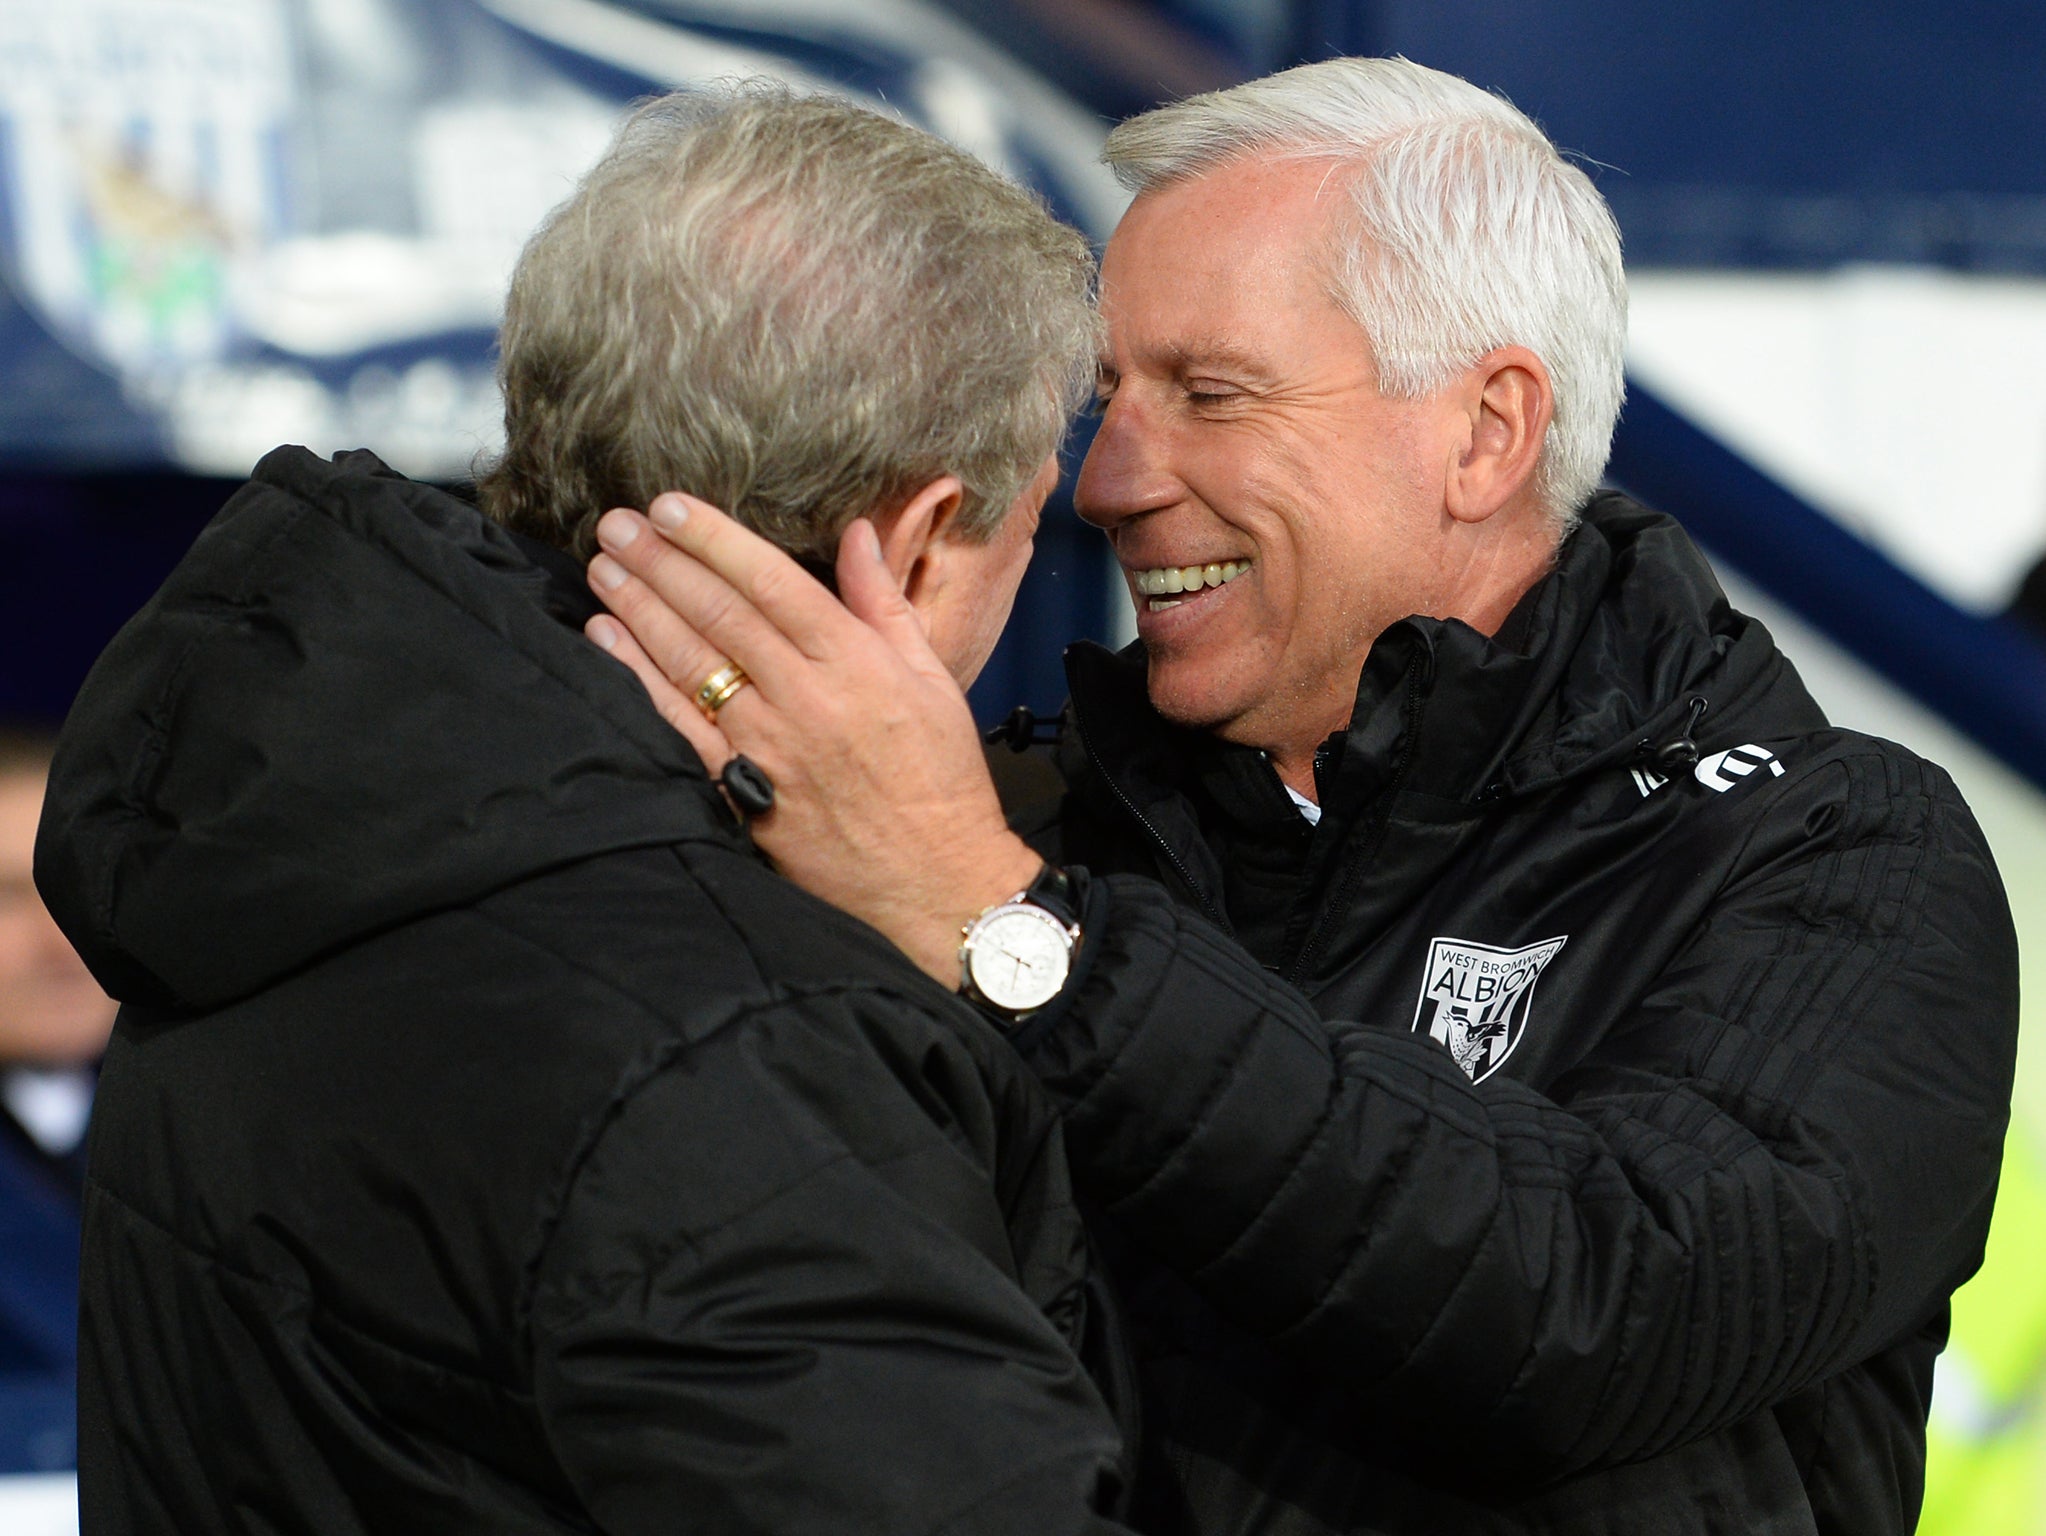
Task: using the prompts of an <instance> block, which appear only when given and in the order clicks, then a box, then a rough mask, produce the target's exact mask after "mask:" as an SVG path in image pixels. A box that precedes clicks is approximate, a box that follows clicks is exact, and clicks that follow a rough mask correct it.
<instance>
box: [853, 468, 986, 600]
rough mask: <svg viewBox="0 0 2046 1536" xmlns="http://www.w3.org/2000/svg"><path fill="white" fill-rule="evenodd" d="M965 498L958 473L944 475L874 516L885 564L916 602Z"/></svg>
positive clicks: (904, 592)
mask: <svg viewBox="0 0 2046 1536" xmlns="http://www.w3.org/2000/svg"><path fill="white" fill-rule="evenodd" d="M965 497H966V487H965V486H964V485H962V484H960V481H959V477H958V476H957V475H940V476H939V477H938V478H937V479H935V480H933V481H932V482H931V483H930V484H929V485H927V486H925V487H924V488H923V489H922V490H920V491H918V492H917V493H916V494H915V495H914V496H911V497H910V498H909V500H907V501H905V502H904V503H903V504H902V505H901V507H900V508H898V509H897V510H896V511H894V512H892V513H889V514H887V515H886V516H882V517H876V518H875V519H874V531H875V533H876V534H877V535H878V536H879V537H880V541H881V560H882V563H883V564H885V565H886V566H887V567H888V570H889V573H890V574H891V575H893V576H894V577H895V582H896V585H898V586H899V587H901V588H902V592H903V596H905V597H907V598H908V599H909V601H910V602H911V603H912V604H916V603H918V602H919V596H920V590H921V589H922V588H924V587H926V586H927V585H928V582H927V577H928V573H929V570H930V556H931V554H932V553H933V551H934V550H935V549H936V547H937V545H938V543H939V541H940V540H941V539H943V538H944V536H945V535H946V533H947V532H948V531H949V530H950V528H951V526H952V520H953V519H954V518H955V517H957V516H958V515H959V506H960V503H961V502H962V501H964V500H965ZM921 595H922V596H925V597H927V596H928V593H927V592H924V593H922V594H921Z"/></svg>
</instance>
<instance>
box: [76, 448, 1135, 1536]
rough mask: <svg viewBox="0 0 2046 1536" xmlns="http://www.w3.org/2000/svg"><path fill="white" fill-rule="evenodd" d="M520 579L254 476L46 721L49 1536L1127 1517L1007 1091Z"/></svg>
mask: <svg viewBox="0 0 2046 1536" xmlns="http://www.w3.org/2000/svg"><path fill="white" fill-rule="evenodd" d="M536 560H537V561H538V562H539V563H536ZM548 563H549V560H548V552H544V551H540V550H539V549H538V547H537V546H526V545H524V544H522V542H520V541H517V540H515V539H513V538H511V537H510V536H508V535H506V534H505V533H503V532H502V531H501V530H499V529H497V528H496V527H494V526H493V525H491V524H490V523H488V522H487V521H485V520H484V519H483V518H482V517H481V516H480V515H478V514H477V513H476V512H475V511H474V510H473V509H472V508H470V507H468V506H466V505H463V504H462V503H460V502H459V501H457V500H454V499H452V498H450V497H448V496H446V495H444V494H442V493H440V492H438V491H435V490H433V489H431V488H429V487H425V486H421V485H415V484H413V483H411V482H409V481H406V480H403V479H401V478H398V477H396V476H393V475H391V474H390V473H389V472H388V471H386V470H384V469H383V467H382V466H381V465H379V464H377V463H376V462H375V461H374V460H373V459H371V458H370V457H369V456H368V455H366V454H362V455H347V456H344V458H343V459H341V460H339V461H337V462H335V463H333V464H329V463H327V462H325V461H323V460H320V459H317V458H315V457H314V456H312V455H311V454H309V453H307V452H305V451H304V450H303V449H280V450H279V451H278V452H277V453H275V454H272V455H271V456H270V457H269V458H267V459H266V460H265V461H264V463H263V464H262V465H261V466H260V467H259V470H258V472H257V476H256V479H255V481H254V482H253V483H252V484H251V485H250V486H248V487H247V488H246V489H244V490H243V491H242V492H240V493H239V494H238V495H236V496H235V498H234V499H233V500H232V501H231V502H230V503H229V504H228V506H227V507H226V508H225V509H224V510H223V511H222V512H221V514H220V515H219V517H218V518H217V519H216V520H215V521H214V522H213V524H212V525H211V526H210V527H209V528H208V529H207V530H206V532H205V533H204V534H203V535H202V536H201V537H200V539H199V541H198V543H197V545H196V546H195V547H194V549H193V550H192V552H191V554H190V555H189V557H188V558H187V559H186V560H185V561H184V563H183V564H182V565H181V566H180V568H179V569H178V570H177V572H176V573H175V574H174V575H173V576H172V577H171V579H170V581H169V583H168V584H167V585H166V587H165V588H164V589H163V591H162V592H161V593H160V594H158V596H157V597H156V598H155V599H154V600H153V601H152V602H151V603H150V604H149V606H148V607H147V608H146V609H145V610H144V611H143V613H142V614H141V615H140V616H139V617H138V618H136V619H135V620H134V621H133V622H132V623H131V624H130V625H129V626H128V628H127V629H126V630H124V631H123V632H122V634H121V635H120V636H119V638H118V639H116V641H115V642H114V644H113V646H112V647H111V648H110V649H109V651H108V652H107V654H106V656H105V657H104V658H103V659H102V660H101V662H100V663H99V665H98V667H97V669H96V670H95V671H94V673H93V675H92V677H91V680H90V681H89V682H88V684H87V685H86V687H85V690H84V693H83V695H82V697H81V698H80V699H79V701H78V704H77V706H76V708H75V710H74V712H73V714H72V718H71V720H70V722H69V723H68V725H67V727H66V730H65V733H64V737H63V741H62V744H61V749H60V752H59V755H58V759H57V763H56V770H55V776H54V778H53V781H52V784H51V790H50V798H49V804H48V810H47V813H46V816H45V820H44V824H43V832H42V838H41V843H40V847H39V850H38V855H39V856H38V867H37V877H38V880H39V882H40V883H41V885H42V888H43V890H44V891H45V893H46V895H47V897H48V899H49V902H50V905H51V907H52V909H53V910H54V911H55V912H56V913H57V915H58V917H59V919H60V921H61V922H62V923H63V925H64V927H65V930H66V931H67V932H68V933H69V935H70V936H71V938H72V939H73V941H74V942H75V943H77V945H78V946H79V947H80V948H81V949H82V950H83V951H84V953H85V955H86V957H87V958H88V960H89V961H90V962H91V964H92V966H93V969H94V971H95V973H96V974H97V975H98V976H99V977H100V979H101V980H102V982H103V983H104V984H105V985H106V986H107V987H108V988H109V989H110V990H111V991H113V992H114V993H115V994H116V995H117V996H119V997H120V998H121V999H122V1001H123V1008H122V1013H121V1019H120V1023H119V1026H118V1028H117V1030H116V1032H115V1038H114V1042H113V1047H112V1050H111V1051H110V1052H109V1054H108V1056H107V1060H106V1068H105V1073H104V1075H103V1077H102V1079H101V1083H100V1090H99V1098H98V1103H97V1107H96V1113H95V1116H94V1123H93V1128H92V1143H91V1149H90V1176H89V1180H88V1184H87V1188H86V1197H85V1200H86V1204H85V1253H84V1286H83V1324H82V1330H81V1332H82V1338H81V1359H80V1382H79V1387H80V1399H79V1418H80V1496H81V1502H82V1509H83V1517H84V1528H85V1529H86V1530H88V1531H92V1532H95V1533H98V1536H130V1533H145V1532H147V1533H164V1536H173V1533H175V1536H193V1533H197V1532H226V1531H290V1532H294V1533H335V1536H339V1533H351V1536H352V1533H361V1536H393V1533H398V1532H422V1533H423V1532H434V1533H456V1532H475V1533H479V1536H480V1533H486V1532H487V1533H490V1536H511V1533H543V1532H544V1533H560V1532H585V1533H587V1532H613V1533H633V1532H655V1531H661V1532H666V1531H676V1530H689V1531H706V1532H721V1533H737V1532H749V1533H751V1532H759V1533H788V1532H829V1533H834V1536H836V1533H844V1532H872V1533H875V1536H903V1533H910V1532H941V1531H942V1532H960V1533H975V1536H979V1533H983V1532H990V1531H1001V1532H1014V1533H1016V1536H1042V1533H1045V1532H1075V1533H1077V1532H1097V1531H1098V1532H1107V1531H1111V1530H1119V1529H1122V1527H1121V1526H1120V1525H1117V1524H1114V1523H1113V1521H1112V1520H1111V1519H1110V1518H1108V1517H1107V1516H1105V1515H1104V1514H1102V1513H1100V1511H1101V1509H1102V1508H1103V1506H1104V1505H1105V1504H1106V1503H1108V1502H1109V1501H1110V1499H1111V1498H1112V1497H1113V1496H1114V1490H1115V1488H1116V1485H1117V1483H1118V1481H1119V1474H1118V1471H1117V1463H1118V1458H1119V1456H1120V1445H1119V1436H1118V1430H1117V1426H1116V1423H1115V1422H1114V1420H1113V1418H1112V1417H1111V1415H1110V1413H1109V1411H1108V1410H1107V1408H1106V1406H1105V1404H1104V1398H1103V1394H1102V1392H1101V1391H1100V1390H1099V1389H1097V1386H1096V1385H1095V1383H1094V1382H1093V1381H1092V1380H1091V1379H1090V1377H1089V1375H1088V1373H1087V1372H1086V1371H1085V1370H1083V1369H1082V1361H1081V1359H1080V1353H1081V1352H1086V1353H1088V1354H1090V1355H1104V1350H1103V1340H1104V1338H1105V1337H1107V1336H1108V1335H1107V1333H1106V1331H1105V1330H1106V1319H1105V1317H1104V1315H1103V1311H1102V1308H1101V1305H1100V1301H1099V1297H1098V1295H1097V1294H1096V1293H1095V1292H1094V1290H1093V1288H1092V1286H1091V1282H1090V1279H1089V1268H1088V1262H1087V1257H1086V1252H1087V1250H1086V1240H1085V1235H1084V1232H1083V1229H1082V1227H1081V1225H1080V1223H1079V1220H1078V1217H1077V1215H1076V1214H1075V1210H1074V1206H1073V1201H1072V1199H1071V1195H1070V1191H1069V1186H1068V1182H1067V1176H1066V1170H1065V1165H1064V1160H1063V1154H1062V1151H1061V1148H1060V1143H1059V1137H1058V1134H1057V1126H1056V1122H1055V1120H1054V1118H1053V1116H1052V1114H1051V1112H1050V1110H1049V1108H1048V1106H1047V1104H1046V1102H1045V1098H1044V1095H1043V1093H1042V1092H1041V1090H1039V1088H1038V1087H1037V1085H1036V1084H1035V1082H1034V1081H1032V1080H1031V1079H1030V1077H1029V1075H1028V1074H1027V1073H1026V1072H1024V1071H1023V1070H1022V1069H1021V1067H1020V1066H1019V1064H1018V1063H1017V1062H1016V1061H1015V1058H1014V1056H1013V1055H1012V1054H1011V1053H1010V1052H1009V1050H1008V1048H1007V1047H1006V1046H1005V1045H1004V1044H1003V1043H1002V1041H1001V1040H1000V1038H999V1037H998V1036H997V1035H996V1034H995V1033H994V1032H993V1031H992V1030H990V1029H989V1028H988V1027H987V1026H986V1024H985V1023H984V1022H982V1021H981V1020H979V1019H978V1018H977V1017H976V1016H974V1015H973V1014H972V1012H971V1011H970V1010H968V1009H967V1008H966V1007H965V1006H964V1005H963V1004H961V1003H960V1002H959V1001H958V1000H957V999H955V998H953V997H950V996H948V995H947V994H946V993H944V992H943V991H942V990H941V989H939V988H937V987H936V986H934V985H933V984H932V983H930V982H929V981H928V980H927V979H926V978H924V977H923V976H922V974H921V973H919V972H918V971H917V970H916V969H915V968H914V967H913V966H911V965H910V963H909V962H908V961H907V960H906V959H904V958H903V957H902V956H901V955H900V954H899V953H898V952H897V951H896V950H894V949H893V948H892V947H891V946H890V945H888V944H887V943H886V942H885V941H883V940H882V939H881V938H880V937H879V935H877V934H875V933H874V932H873V931H872V930H870V929H868V928H866V927H864V926H863V925H861V924H859V923H857V922H854V921H853V920H851V919H849V918H846V917H844V916H842V915H840V914H839V913H837V912H836V911H834V910H832V909H830V908H828V907H826V906H824V905H822V904H821V903H818V902H815V901H812V900H811V899H809V898H808V897H806V896H804V895H803V894H802V893H801V892H799V891H797V890H796V889H795V888H794V887H792V886H790V885H788V884H786V883H785V882H783V881H782V880H780V879H779V878H778V877H776V876H775V875H774V874H773V873H772V872H771V871H770V870H769V869H768V867H767V866H766V865H765V863H764V862H763V861H762V860H761V859H760V858H759V857H758V856H757V855H756V853H755V852H754V851H753V849H752V847H751V845H750V843H749V841H748V840H747V838H746V836H745V835H744V833H743V832H742V831H741V830H740V829H739V828H738V827H737V826H736V824H735V823H734V822H733V820H732V819H731V817H730V815H729V814H728V813H727V812H726V811H725V810H724V808H723V805H722V803H721V801H720V800H719V798H718V796H717V795H716V793H715V792H714V791H713V789H712V788H711V786H710V785H709V784H707V783H706V781H705V779H704V775H703V770H702V767H701V765H700V764H699V763H698V762H697V761H696V759H695V758H694V756H693V754H691V753H690V751H689V750H688V748H687V747H686V746H685V745H684V744H683V742H682V740H681V738H679V737H678V736H676V735H675V733H674V732H673V731H671V730H670V729H669V728H668V727H667V726H666V725H665V724H664V723H663V722H662V721H661V720H660V719H659V718H658V716H657V715H656V714H655V713H654V712H653V710H652V709H651V708H650V707H649V706H648V705H647V703H646V701H645V698H644V696H643V695H642V694H641V692H640V690H639V687H638V685H637V683H635V682H634V680H633V679H632V678H631V676H630V675H629V674H628V673H627V672H626V671H625V670H624V669H623V668H621V667H619V666H617V665H616V664H615V663H614V662H612V661H610V660H609V659H607V658H605V657H604V656H602V655H601V654H600V653H598V652H597V651H596V650H595V648H594V647H592V646H590V645H589V644H588V643H587V642H586V641H585V640H584V639H583V638H582V637H581V635H580V634H578V633H577V632H576V629H575V628H574V627H572V624H573V622H574V621H576V620H578V619H579V617H580V615H581V610H580V609H579V608H578V604H579V602H582V601H585V600H586V594H584V593H583V591H582V583H581V581H580V571H579V569H578V568H575V567H574V566H573V565H572V563H570V565H569V568H568V569H567V570H566V571H565V572H561V571H557V573H556V576H557V579H556V580H554V581H553V582H552V583H550V580H549V576H548V574H547V573H546V571H545V570H544V569H543V567H545V566H546V565H547V564H548ZM556 563H559V557H556ZM563 619H567V620H569V621H571V622H570V623H563V622H562V620H563ZM1104 1357H1105V1356H1104Z"/></svg>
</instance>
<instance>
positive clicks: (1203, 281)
mask: <svg viewBox="0 0 2046 1536" xmlns="http://www.w3.org/2000/svg"><path fill="white" fill-rule="evenodd" d="M1344 173H1345V168H1344V167H1341V166H1339V165H1338V164H1337V163H1336V162H1333V161H1330V160H1327V159H1318V160H1303V159H1297V158H1288V159H1279V158H1248V157H1247V158H1243V159H1239V160H1233V161H1229V162H1226V163H1225V164H1223V165H1221V166H1219V167H1217V168H1215V169H1213V170H1210V171H1208V172H1205V173H1203V174H1201V175H1198V176H1191V177H1186V178H1183V179H1181V180H1178V181H1173V182H1169V183H1166V184H1165V185H1163V186H1160V187H1157V188H1155V189H1153V190H1151V191H1148V192H1144V193H1142V194H1140V195H1139V196H1138V197H1137V198H1136V200H1135V201H1134V202H1132V203H1131V205H1130V208H1129V211H1128V212H1127V213H1125V214H1124V216H1123V220H1122V223H1121V224H1120V225H1118V226H1117V228H1116V231H1115V234H1114V235H1113V236H1112V237H1111V238H1110V240H1109V243H1108V248H1107V250H1106V252H1105V253H1104V255H1103V257H1102V264H1101V313H1102V318H1103V320H1104V321H1105V322H1106V324H1107V328H1108V352H1109V354H1110V355H1116V354H1124V355H1127V354H1128V353H1129V352H1131V351H1132V350H1133V349H1134V350H1135V351H1137V352H1140V353H1142V354H1143V356H1144V358H1145V360H1146V361H1147V362H1149V363H1154V364H1157V365H1160V366H1165V365H1169V364H1172V363H1175V362H1180V361H1184V360H1185V359H1186V358H1188V357H1191V356H1199V357H1203V358H1218V359H1222V360H1226V361H1231V362H1236V363H1242V364H1246V365H1249V364H1255V363H1258V362H1259V361H1261V360H1263V359H1266V358H1267V357H1268V356H1269V354H1270V352H1271V350H1272V345H1273V344H1274V343H1275V342H1291V341H1305V340H1307V339H1310V338H1309V337H1307V336H1303V335H1300V334H1298V333H1301V332H1303V331H1307V332H1312V331H1314V330H1317V329H1321V330H1324V331H1325V329H1326V328H1327V327H1331V326H1337V327H1342V328H1344V329H1345V330H1354V324H1353V322H1351V321H1350V320H1349V317H1348V316H1347V315H1345V314H1344V313H1343V311H1342V310H1341V308H1340V307H1339V306H1338V305H1337V304H1336V302H1335V299H1334V296H1333V283H1332V280H1331V279H1332V271H1331V250H1332V246H1333V243H1334V239H1335V237H1336V234H1337V231H1338V225H1337V224H1336V222H1335V220H1336V217H1337V214H1338V211H1339V207H1340V205H1341V204H1342V202H1343V201H1344V197H1345V194H1344V191H1343V185H1342V183H1341V180H1340V177H1341V175H1342V174H1344Z"/></svg>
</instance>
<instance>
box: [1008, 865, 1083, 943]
mask: <svg viewBox="0 0 2046 1536" xmlns="http://www.w3.org/2000/svg"><path fill="white" fill-rule="evenodd" d="M1022 894H1023V900H1025V901H1027V902H1029V903H1030V904H1031V905H1032V906H1034V907H1042V908H1044V910H1045V911H1047V912H1049V913H1050V914H1051V915H1052V916H1053V917H1055V918H1057V919H1058V920H1059V921H1060V922H1062V923H1064V924H1065V925H1066V926H1067V927H1068V928H1073V927H1077V926H1078V925H1079V922H1080V900H1079V894H1078V893H1077V892H1076V891H1075V890H1074V889H1073V877H1072V876H1071V875H1069V874H1067V873H1066V872H1065V871H1064V870H1063V869H1061V868H1059V867H1058V865H1056V864H1054V863H1052V862H1051V861H1050V860H1049V859H1047V860H1045V863H1044V868H1042V869H1040V870H1039V871H1038V872H1037V878H1036V879H1035V880H1032V881H1031V882H1030V883H1029V884H1028V885H1026V886H1025V887H1023V893H1022Z"/></svg>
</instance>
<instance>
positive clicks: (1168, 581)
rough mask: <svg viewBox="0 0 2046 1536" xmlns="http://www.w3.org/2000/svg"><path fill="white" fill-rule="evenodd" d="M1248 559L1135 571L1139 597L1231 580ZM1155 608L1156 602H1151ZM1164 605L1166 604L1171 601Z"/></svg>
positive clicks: (1239, 573)
mask: <svg viewBox="0 0 2046 1536" xmlns="http://www.w3.org/2000/svg"><path fill="white" fill-rule="evenodd" d="M1250 565H1251V562H1250V561H1248V560H1222V561H1218V562H1215V563H1212V564H1208V565H1161V566H1158V567H1156V568H1155V569H1152V570H1148V571H1136V572H1133V573H1132V575H1133V577H1134V579H1135V581H1136V586H1137V594H1138V595H1139V596H1140V597H1161V596H1163V595H1165V594H1166V593H1170V592H1198V591H1200V590H1201V588H1203V587H1219V586H1221V585H1223V584H1224V583H1225V582H1231V581H1234V580H1235V579H1236V578H1237V577H1239V576H1241V575H1242V574H1243V573H1244V572H1245V571H1247V570H1249V569H1250ZM1151 606H1152V608H1153V609H1154V610H1155V609H1157V607H1158V606H1159V605H1158V604H1156V603H1153V604H1152V605H1151ZM1165 606H1167V607H1170V606H1172V605H1171V604H1166V605H1165Z"/></svg>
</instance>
